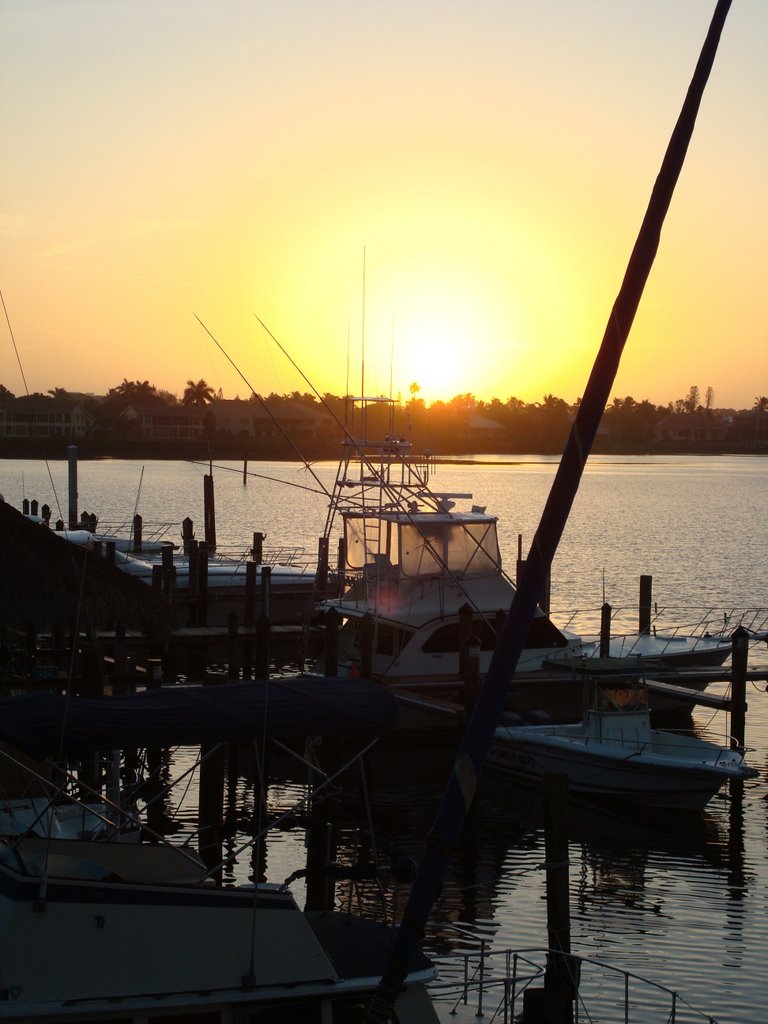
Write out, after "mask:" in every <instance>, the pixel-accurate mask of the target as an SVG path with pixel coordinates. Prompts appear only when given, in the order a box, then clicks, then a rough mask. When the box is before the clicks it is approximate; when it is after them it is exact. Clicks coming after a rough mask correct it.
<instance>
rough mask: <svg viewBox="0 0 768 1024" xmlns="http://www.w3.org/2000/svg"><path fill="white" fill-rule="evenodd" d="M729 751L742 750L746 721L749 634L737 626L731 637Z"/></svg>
mask: <svg viewBox="0 0 768 1024" xmlns="http://www.w3.org/2000/svg"><path fill="white" fill-rule="evenodd" d="M731 644H732V647H731V672H732V673H733V682H732V684H731V705H732V708H731V750H743V749H744V737H745V733H746V719H747V714H746V712H747V664H748V661H749V633H748V632H747V631H746V629H744V627H743V626H738V627H737V628H736V629H735V630H734V631H733V634H732V636H731Z"/></svg>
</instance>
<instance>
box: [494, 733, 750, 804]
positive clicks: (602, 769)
mask: <svg viewBox="0 0 768 1024" xmlns="http://www.w3.org/2000/svg"><path fill="white" fill-rule="evenodd" d="M579 729H580V725H579V726H573V727H569V726H560V727H554V728H553V727H538V726H520V727H515V728H504V727H499V728H498V729H497V730H496V734H495V736H494V738H493V740H492V742H491V748H490V751H489V755H488V761H487V766H488V768H489V770H491V771H494V772H497V773H500V774H502V775H506V776H510V777H515V778H523V779H526V780H528V781H531V782H539V781H540V780H541V779H542V777H543V776H544V775H548V774H562V775H566V776H567V777H568V787H569V789H570V790H571V791H572V792H574V793H579V794H581V795H583V796H589V797H598V798H614V799H620V800H622V801H626V800H629V801H631V802H632V803H636V804H641V805H645V806H649V807H663V808H686V809H690V810H699V809H701V808H703V807H705V806H706V804H707V803H708V802H709V801H710V800H711V799H712V797H713V796H714V795H715V794H716V793H717V792H718V791H719V790H720V788H721V787H722V786H723V785H724V784H725V783H726V782H728V781H732V780H744V779H745V778H750V777H753V776H754V772H753V771H752V770H751V769H748V768H746V767H745V766H744V764H743V762H742V760H741V757H740V755H738V754H736V753H735V752H726V753H724V754H723V760H722V763H717V758H718V755H717V754H716V753H715V754H712V755H710V753H709V748H711V747H713V745H711V744H705V747H704V748H703V749H702V755H701V757H700V758H699V759H698V760H697V759H695V758H693V757H690V756H687V755H686V756H676V755H675V748H676V743H675V734H671V733H670V734H669V740H668V741H667V742H668V751H669V752H668V753H667V754H664V753H653V752H652V751H650V750H649V749H648V747H647V745H646V744H643V743H641V744H639V745H638V744H636V743H633V742H628V743H627V744H621V743H615V744H605V745H604V744H600V743H597V742H592V743H590V742H589V740H588V739H585V738H584V737H583V736H582V735H581V734H580V732H579ZM567 730H571V731H570V732H569V731H567ZM558 733H559V735H558ZM656 735H658V733H657V734H656ZM680 739H687V737H680ZM698 742H700V743H702V744H704V743H705V741H698ZM717 749H719V748H717ZM707 758H709V760H707Z"/></svg>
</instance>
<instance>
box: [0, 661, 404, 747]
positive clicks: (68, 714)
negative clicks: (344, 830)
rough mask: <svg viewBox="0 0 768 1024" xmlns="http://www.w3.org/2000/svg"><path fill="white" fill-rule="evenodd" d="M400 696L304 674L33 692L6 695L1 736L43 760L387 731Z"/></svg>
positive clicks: (0, 708)
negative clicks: (92, 694) (98, 692)
mask: <svg viewBox="0 0 768 1024" xmlns="http://www.w3.org/2000/svg"><path fill="white" fill-rule="evenodd" d="M396 722H397V701H396V699H395V698H394V697H393V696H392V694H391V693H389V691H388V690H386V689H385V688H384V687H382V686H380V685H379V684H378V683H373V682H370V681H368V680H365V679H346V678H336V677H333V678H320V677H315V678H313V677H296V678H291V679H281V680H273V681H269V682H263V681H251V682H244V683H220V684H216V685H208V686H180V687H173V688H171V687H165V688H159V689H154V690H145V691H140V692H139V693H134V694H129V695H126V696H121V697H96V698H87V697H74V696H73V697H67V696H62V695H60V694H55V693H28V694H21V695H19V696H16V697H7V698H4V699H2V700H0V740H2V741H3V742H5V743H7V744H10V745H11V746H13V747H15V748H16V749H17V750H22V751H24V752H25V753H27V754H29V755H31V756H32V757H36V758H45V757H68V756H72V755H76V754H83V753H86V752H89V751H93V750H106V749H122V748H126V747H145V746H150V747H151V746H158V747H164V746H192V745H197V744H199V743H216V742H220V741H224V740H252V739H254V738H259V737H263V736H269V737H281V738H284V739H295V738H301V737H306V736H345V735H347V736H350V735H354V736H359V734H360V733H369V734H371V735H383V734H385V733H388V732H391V731H392V729H394V727H395V724H396Z"/></svg>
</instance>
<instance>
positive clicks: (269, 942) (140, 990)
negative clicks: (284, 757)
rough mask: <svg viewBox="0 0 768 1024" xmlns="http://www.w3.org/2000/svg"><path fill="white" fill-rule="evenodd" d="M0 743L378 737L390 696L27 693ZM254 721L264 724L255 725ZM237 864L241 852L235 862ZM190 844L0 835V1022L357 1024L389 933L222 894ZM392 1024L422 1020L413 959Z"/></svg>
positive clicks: (279, 892) (274, 899)
mask: <svg viewBox="0 0 768 1024" xmlns="http://www.w3.org/2000/svg"><path fill="white" fill-rule="evenodd" d="M0 705H1V707H0V731H1V732H2V739H3V741H4V742H6V743H11V744H13V746H14V747H15V748H16V749H18V750H21V751H23V752H24V754H26V755H27V756H28V757H32V758H40V757H43V756H44V755H45V754H46V753H50V752H51V751H52V750H56V751H57V752H59V751H62V750H63V751H64V752H65V754H66V755H67V756H69V757H72V756H76V755H80V754H83V753H84V752H85V751H86V750H88V749H91V748H93V747H96V746H101V745H103V744H105V743H107V744H108V745H109V746H110V747H112V746H115V747H116V746H120V745H126V746H130V745H131V744H133V743H136V742H145V743H160V744H162V743H167V742H171V741H172V742H179V743H183V744H186V743H193V742H194V743H200V742H206V743H209V742H210V741H211V740H212V739H213V738H216V739H219V740H221V739H225V738H231V739H242V738H244V737H246V736H250V737H251V738H253V737H254V736H263V735H279V736H281V737H291V736H293V737H299V736H301V735H302V733H303V734H308V733H309V732H315V731H316V732H317V733H324V734H325V735H333V734H337V735H338V734H342V735H343V734H346V733H348V732H350V731H351V730H352V729H353V728H356V729H357V730H358V734H360V732H361V731H362V734H366V735H374V736H375V735H378V734H380V733H381V731H386V730H388V729H390V728H391V727H392V724H393V722H394V714H395V713H396V706H395V701H394V699H393V698H392V696H391V695H389V694H387V693H386V691H384V690H383V689H382V688H381V687H379V686H376V685H375V684H372V683H363V682H361V681H359V680H357V681H356V680H336V681H333V680H328V681H317V680H314V681H308V680H294V681H285V683H272V684H270V686H269V689H268V693H267V686H266V684H264V685H260V684H257V683H248V684H232V685H229V684H222V685H221V686H214V687H186V688H177V689H168V690H159V691H147V692H145V693H140V694H136V695H131V696H129V697H124V698H101V699H96V700H88V699H81V698H64V697H59V696H58V695H55V694H44V693H38V694H29V695H25V696H22V697H14V698H9V699H6V700H3V701H1V702H0ZM267 723H268V724H267ZM238 852H239V853H240V854H242V850H240V851H238ZM215 876H216V870H215V869H212V868H211V866H210V865H208V864H206V863H204V862H203V860H202V859H201V858H200V857H198V856H197V855H196V854H195V853H194V852H193V851H191V850H190V849H188V848H187V847H173V846H163V845H155V844H145V843H139V844H123V843H113V842H93V841H82V840H73V839H70V840H59V839H52V838H49V837H41V836H33V835H25V836H19V837H17V838H15V839H12V838H8V839H5V840H0V962H2V978H0V1020H4V1021H6V1020H7V1021H18V1022H21V1021H24V1022H31V1021H34V1022H35V1024H63V1022H65V1021H70V1022H71V1021H73V1020H78V1021H85V1020H87V1021H89V1022H107V1021H112V1022H114V1021H116V1020H120V1021H122V1022H126V1024H127V1022H131V1024H139V1022H142V1024H145V1022H146V1021H147V1020H152V1021H154V1022H158V1024H159V1022H161V1021H166V1020H168V1021H177V1022H178V1021H181V1020H184V1021H191V1020H195V1021H198V1020H199V1021H203V1020H205V1021H206V1022H209V1021H211V1022H212V1021H216V1022H217V1024H237V1022H245V1021H246V1020H247V1021H253V1022H256V1021H275V1022H277V1021H285V1022H287V1021H291V1022H302V1021H320V1020H323V1021H326V1020H327V1021H331V1020H339V1021H341V1020H362V1019H363V1017H364V1015H365V1011H366V1007H367V1005H368V1003H369V1002H370V999H371V997H372V995H373V992H374V991H375V989H376V987H377V985H378V984H379V982H380V978H381V974H382V971H383V968H384V965H385V963H386V958H387V955H388V951H389V948H390V946H391V943H392V940H393V935H394V930H393V927H392V922H391V921H390V922H386V921H381V920H373V919H369V918H365V917H362V916H358V915H356V914H353V913H351V912H350V911H349V910H347V911H345V912H340V911H333V910H327V911H320V910H317V911H315V910H301V909H300V908H299V906H298V904H297V903H296V901H295V899H294V896H293V895H292V894H291V892H290V891H289V890H288V888H287V883H286V884H283V885H276V884H262V883H259V884H243V885H231V886H229V885H220V884H217V882H216V881H215ZM406 973H407V978H406V981H405V984H404V985H403V986H402V989H401V990H400V991H399V993H398V994H397V998H396V1007H397V1015H398V1017H397V1019H398V1020H400V1021H401V1022H403V1024H406V1022H407V1024H422V1022H429V1021H436V1020H437V1017H436V1016H435V1011H434V1009H433V1006H432V1003H431V1000H430V997H429V995H428V992H427V989H426V984H427V982H429V981H430V980H432V979H433V978H434V977H435V973H436V972H435V969H434V967H433V966H432V964H431V963H430V961H429V960H428V959H427V958H426V957H425V956H424V955H422V954H421V953H419V954H417V955H416V956H414V957H413V958H411V960H410V962H409V965H408V967H407V972H406Z"/></svg>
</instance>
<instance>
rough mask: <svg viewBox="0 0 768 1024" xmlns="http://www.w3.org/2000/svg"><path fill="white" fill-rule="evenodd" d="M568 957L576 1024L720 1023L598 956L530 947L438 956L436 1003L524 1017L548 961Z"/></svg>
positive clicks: (509, 1020) (449, 1009) (459, 1014)
mask: <svg viewBox="0 0 768 1024" xmlns="http://www.w3.org/2000/svg"><path fill="white" fill-rule="evenodd" d="M556 957H560V958H562V957H564V958H565V959H566V961H567V964H568V970H569V974H570V975H571V978H572V980H573V983H574V986H575V988H576V999H575V1001H574V1004H573V1021H574V1024H579V1022H582V1021H583V1022H585V1024H586V1022H590V1024H596V1022H602V1024H609V1022H610V1024H718V1022H717V1020H716V1018H715V1017H713V1016H711V1015H709V1014H707V1013H705V1012H704V1011H702V1010H699V1009H697V1008H696V1007H695V1006H693V1005H692V1004H691V1003H689V1002H688V1001H687V1000H686V999H685V998H683V996H682V995H681V994H680V993H679V992H676V991H674V990H672V989H669V988H667V987H666V986H664V985H662V984H660V983H658V982H655V981H652V980H650V979H649V978H646V977H643V976H642V975H639V974H635V973H633V972H631V971H628V970H626V969H624V968H622V967H615V966H612V965H611V964H607V963H605V962H603V961H601V960H598V959H595V958H593V957H582V956H577V955H575V954H571V953H569V954H563V953H562V952H559V951H557V950H552V949H541V948H530V949H519V950H511V949H505V950H493V951H491V950H489V949H488V948H487V945H486V943H485V941H484V940H481V943H480V948H479V949H474V950H472V951H467V952H457V953H453V954H449V955H447V956H432V957H431V959H432V960H433V962H434V963H435V965H436V966H437V968H438V977H437V979H436V980H435V981H434V982H432V983H431V985H430V995H431V998H432V1002H433V1004H434V1005H435V1006H436V1007H437V1008H438V1010H439V1011H441V1012H442V1016H441V1018H440V1019H441V1020H442V1019H443V1017H444V1018H445V1019H446V1020H448V1019H451V1018H460V1019H462V1020H468V1019H469V1016H468V1015H471V1016H473V1017H474V1018H475V1019H477V1020H484V1021H489V1022H499V1024H514V1022H515V1021H519V1020H523V1019H524V1017H523V1005H524V1001H525V998H526V995H525V994H526V992H527V991H529V990H533V989H535V988H540V987H542V986H543V985H544V979H545V975H546V970H547V961H548V960H551V959H552V958H556Z"/></svg>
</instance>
